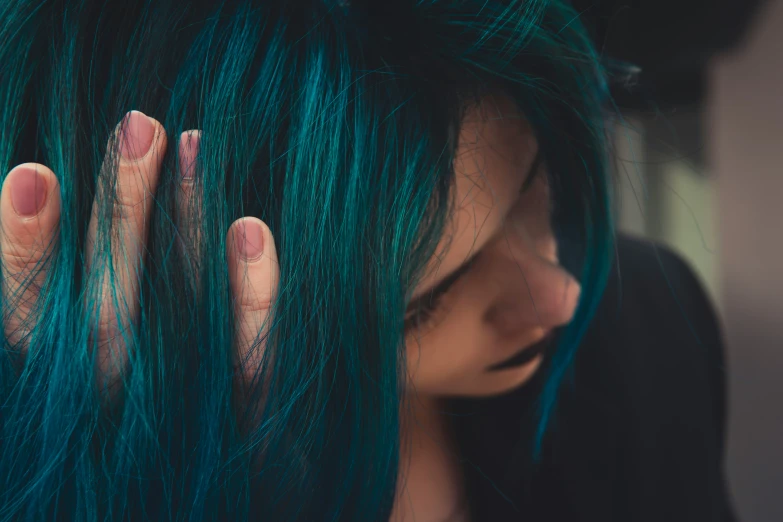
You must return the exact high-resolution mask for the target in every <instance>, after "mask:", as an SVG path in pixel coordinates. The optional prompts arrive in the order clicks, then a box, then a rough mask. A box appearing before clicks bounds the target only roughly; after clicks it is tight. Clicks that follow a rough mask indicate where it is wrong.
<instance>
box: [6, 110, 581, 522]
mask: <svg viewBox="0 0 783 522" xmlns="http://www.w3.org/2000/svg"><path fill="white" fill-rule="evenodd" d="M132 114H133V116H132V117H131V118H129V120H126V121H128V125H127V126H126V127H124V128H125V129H127V132H123V135H128V136H130V137H131V138H135V139H136V141H137V143H134V144H133V146H132V147H129V148H126V149H125V153H124V155H123V159H122V160H121V163H120V166H119V172H118V178H117V187H116V195H117V197H118V198H119V200H118V203H119V205H120V210H119V211H115V214H114V216H115V217H114V219H113V221H112V223H113V224H112V226H113V227H118V228H117V230H116V232H119V236H117V237H120V238H121V241H120V242H119V243H117V244H116V245H115V249H113V250H112V252H111V256H112V258H113V263H114V267H115V270H117V276H116V277H118V280H119V282H120V283H119V286H118V287H117V288H116V292H117V297H118V298H119V299H115V298H111V297H112V296H110V295H109V293H108V292H106V289H107V282H105V281H90V283H91V284H94V285H95V288H97V289H98V291H99V292H101V294H100V295H101V299H102V301H101V303H102V304H101V312H100V318H101V320H100V321H99V324H100V327H99V328H98V331H97V332H96V335H97V336H98V339H97V341H98V342H97V346H98V349H99V350H100V352H99V353H98V361H99V362H100V364H99V365H98V368H97V372H98V375H97V376H96V382H97V383H99V384H100V385H102V386H108V387H109V389H110V390H111V389H112V385H113V384H115V383H116V382H117V381H118V379H119V376H120V375H121V372H122V369H123V367H124V365H125V364H127V358H128V354H127V350H126V349H125V346H124V345H123V342H122V335H119V334H120V333H121V332H122V331H123V330H124V329H126V328H128V327H130V326H132V325H133V323H134V321H136V320H137V318H138V314H139V298H138V293H139V281H138V277H137V274H138V273H139V270H138V268H139V266H140V265H141V264H142V263H144V261H145V259H144V250H145V249H144V248H143V246H144V245H145V242H146V238H147V231H148V225H149V222H150V215H151V210H152V198H153V196H154V193H155V190H156V188H157V185H158V180H159V177H160V169H161V161H162V157H163V153H164V152H165V150H166V147H167V146H168V140H167V137H166V134H165V132H164V130H163V127H162V125H161V124H160V123H159V122H158V121H156V120H154V119H152V118H148V117H147V116H145V115H143V114H142V113H138V112H134V113H132ZM119 130H120V125H118V128H117V131H116V132H119ZM199 135H200V134H199V133H198V131H186V132H183V133H182V134H181V135H180V137H179V140H178V143H177V147H178V152H179V154H180V159H181V164H182V165H184V166H185V169H184V170H183V172H181V173H180V174H181V177H180V204H179V206H178V211H179V213H180V216H178V222H179V223H182V224H184V225H183V226H185V227H187V226H190V227H191V229H190V230H187V229H186V230H182V236H183V237H184V238H186V240H185V241H184V242H183V244H182V245H181V246H182V248H185V249H187V251H188V253H189V254H190V255H192V256H194V257H196V258H197V256H198V255H199V249H198V237H197V236H196V234H195V230H197V227H195V226H194V220H193V219H191V216H189V215H188V214H187V212H188V209H189V208H192V207H191V205H192V199H191V198H192V197H194V196H195V197H197V190H196V189H197V187H196V186H195V185H194V182H193V180H192V179H191V178H189V177H188V173H189V172H191V171H189V170H188V168H187V166H188V165H192V163H193V157H194V155H195V153H196V151H197V148H198V142H199ZM128 144H129V145H130V144H131V143H130V142H128ZM536 150H537V144H536V140H535V137H534V136H533V134H532V132H531V130H530V129H529V127H528V126H527V125H526V123H525V121H524V119H523V118H521V117H520V116H519V114H518V113H517V112H516V111H515V110H514V107H513V104H511V103H510V101H509V100H507V99H505V98H503V97H491V98H487V99H486V100H484V101H483V103H482V104H481V106H480V107H476V108H474V109H473V110H471V111H469V112H468V114H467V116H466V118H465V120H464V122H463V127H462V129H461V133H460V144H459V147H458V150H457V156H456V160H455V164H454V169H455V174H456V186H455V195H456V198H457V199H456V201H457V208H456V212H455V213H454V215H453V216H452V218H451V220H450V224H449V227H448V230H447V234H446V235H445V236H444V238H443V240H442V242H441V247H440V248H439V254H438V255H436V256H434V257H433V259H432V260H431V262H430V265H429V266H428V267H427V271H426V272H425V274H426V275H425V277H424V278H423V279H422V281H421V282H420V283H419V285H418V286H417V287H416V289H415V291H414V298H416V297H418V296H421V295H422V294H425V293H426V292H427V291H428V290H430V289H432V288H433V287H434V286H436V285H438V283H439V282H441V281H443V279H445V278H446V277H447V276H448V275H449V274H451V273H452V272H453V271H454V270H456V269H457V268H458V267H460V266H461V265H462V264H463V263H464V262H465V261H466V260H467V259H468V258H470V257H471V256H472V255H473V254H475V253H479V257H477V258H476V261H475V263H474V264H473V266H472V267H471V268H470V270H469V271H467V272H466V273H465V274H464V275H462V276H461V277H460V278H459V279H458V280H457V281H456V283H455V284H454V285H453V286H452V287H451V289H450V290H449V291H448V293H446V294H445V295H444V296H443V298H442V299H441V301H440V303H441V304H440V306H439V308H438V309H437V310H436V311H435V312H434V315H433V318H432V320H431V321H429V322H428V323H427V324H422V325H418V326H416V327H415V328H413V329H411V330H409V331H407V332H406V333H405V346H406V355H407V359H408V383H409V384H408V390H407V392H408V393H406V399H408V400H405V401H404V402H403V405H404V406H403V407H402V422H401V424H402V427H401V429H402V433H401V435H402V439H403V441H404V442H403V445H402V447H401V452H400V457H401V460H400V463H401V465H400V480H399V481H398V482H399V486H398V492H397V500H396V502H395V506H394V510H393V513H392V516H391V520H393V521H395V522H401V521H408V520H416V521H420V522H445V521H446V520H450V521H464V520H468V519H467V513H466V512H465V511H464V509H462V508H463V507H464V506H463V503H462V502H461V500H462V497H463V494H462V488H463V484H462V477H461V475H460V472H459V467H458V465H457V461H456V457H455V455H454V449H453V445H452V443H451V437H450V434H449V433H448V430H447V428H446V425H445V423H444V422H443V418H442V417H441V416H440V415H439V413H438V401H439V400H440V399H441V398H442V397H444V396H488V395H493V394H497V393H502V392H504V391H508V390H510V389H513V388H514V387H516V386H519V385H521V384H522V383H524V382H525V381H526V380H528V379H529V378H530V377H531V376H532V375H533V374H534V373H535V371H536V369H537V368H538V366H539V365H540V363H541V360H540V357H539V358H536V359H534V360H533V361H531V362H530V363H528V364H527V365H525V366H522V367H518V368H513V369H509V370H504V371H501V372H487V371H486V369H487V368H488V367H489V366H491V365H493V364H496V363H498V362H500V361H503V360H505V359H507V358H508V357H510V356H511V355H513V354H515V353H516V352H518V351H519V350H520V349H522V348H524V347H526V346H528V345H532V344H534V343H536V342H537V341H538V340H540V339H541V338H542V337H544V335H545V334H546V333H547V332H548V331H550V330H551V329H553V328H556V327H558V326H561V325H563V324H566V323H567V322H568V321H570V319H571V317H572V315H573V312H574V310H575V308H576V304H577V301H578V298H579V284H578V282H577V281H576V280H575V279H574V278H573V277H572V276H571V275H570V274H568V273H567V272H566V271H565V270H564V269H563V268H562V267H560V265H559V264H558V257H557V247H556V242H555V240H554V236H553V233H552V230H551V227H550V226H549V219H548V216H549V207H548V201H549V197H548V188H547V186H546V183H545V181H544V179H545V177H544V176H539V177H538V178H537V180H536V181H535V182H534V183H533V184H532V185H531V188H530V190H528V191H527V192H526V193H525V194H523V195H522V196H520V195H519V191H520V188H521V187H522V184H523V181H524V179H523V178H524V174H525V173H527V172H528V171H529V170H530V166H531V165H532V163H533V158H534V156H535V153H536ZM145 151H146V152H145ZM99 186H100V185H99ZM194 191H195V192H194ZM97 197H98V198H100V197H102V191H101V190H100V188H99V190H98V196H97ZM188 201H190V203H189V204H188V203H187V202H188ZM115 204H117V203H115ZM96 208H97V203H96ZM59 217H60V188H59V184H58V180H57V176H56V173H54V172H52V171H51V170H50V169H49V168H47V167H46V166H44V165H40V164H35V163H25V164H22V165H19V166H17V167H15V168H14V169H13V170H12V171H11V172H10V173H9V174H8V176H7V177H6V179H5V182H4V184H3V187H2V193H0V221H2V227H0V250H1V251H2V261H3V267H4V269H5V273H4V274H3V276H4V277H3V280H4V282H5V285H4V286H3V289H2V290H3V292H4V296H5V297H6V299H9V298H13V299H14V300H15V302H16V303H17V306H16V307H15V308H14V314H12V315H11V316H10V317H8V318H7V320H6V322H5V324H4V327H5V332H6V335H8V336H9V338H10V340H11V341H14V342H15V341H19V340H22V339H24V334H25V331H24V325H25V324H26V322H27V321H28V320H30V319H31V317H30V314H31V313H32V312H31V310H32V308H33V307H32V305H33V303H35V300H36V299H37V298H38V293H39V292H40V291H41V288H42V285H43V283H44V281H45V279H46V270H47V268H48V267H47V266H46V265H45V264H44V265H41V264H40V262H41V260H42V259H45V257H46V255H47V248H50V247H51V245H52V244H53V242H54V241H56V237H57V228H58V220H59ZM98 219H99V217H98V216H97V214H96V213H95V212H94V213H93V215H92V218H91V222H90V224H89V228H88V242H87V244H88V249H87V252H85V254H86V256H87V257H86V259H87V267H88V279H89V274H90V271H89V270H90V269H91V268H92V267H95V266H97V265H96V264H97V263H106V262H108V259H100V258H98V257H96V256H95V255H94V252H92V248H91V245H93V244H94V242H95V240H96V236H95V234H96V230H97V224H98V221H97V220H98ZM226 254H227V259H228V270H229V275H230V281H231V291H232V293H233V295H234V296H235V297H236V299H234V302H235V307H236V308H235V316H236V318H237V321H236V328H237V336H236V339H237V341H236V346H234V354H235V360H236V361H237V364H239V361H241V360H243V359H244V360H247V362H248V364H246V365H242V366H243V367H244V368H251V369H252V368H254V367H257V366H258V364H257V361H258V357H259V355H260V354H259V353H257V352H254V353H250V349H251V346H252V344H253V341H254V340H255V339H256V338H257V337H258V335H259V334H263V332H261V331H260V329H261V328H262V326H263V325H264V324H265V320H266V319H267V318H268V316H269V313H270V306H271V303H272V302H273V301H274V297H275V293H276V291H277V287H278V285H279V278H280V270H279V265H278V261H277V252H276V249H275V242H274V238H273V237H272V234H271V232H270V230H269V228H268V227H267V226H266V224H264V223H263V221H261V220H259V219H257V218H255V217H244V218H241V219H239V220H237V221H236V222H234V223H233V224H232V225H231V228H230V229H229V234H228V241H227V252H226ZM126 259H130V260H135V262H136V263H137V264H136V265H133V266H127V263H126V262H125V260H126ZM30 274H33V276H34V284H28V285H22V284H21V282H22V281H24V280H26V279H27V278H28V276H29V275H30ZM20 292H21V293H20ZM113 303H127V306H121V307H120V308H119V312H120V313H119V316H120V318H121V320H120V321H119V322H118V321H117V320H116V316H117V315H118V314H117V313H116V310H115V309H114V308H112V307H113V306H114V304H113ZM21 347H22V351H23V352H24V350H25V349H26V347H25V345H24V343H21ZM254 361H255V362H256V363H255V364H254ZM250 371H251V370H248V371H246V372H244V373H243V372H238V374H237V375H238V383H237V384H239V385H240V389H241V387H242V386H241V385H242V384H243V383H244V379H246V378H249V377H250V376H251V375H250V373H249V372H250ZM108 397H109V398H111V397H112V394H111V393H110V394H108Z"/></svg>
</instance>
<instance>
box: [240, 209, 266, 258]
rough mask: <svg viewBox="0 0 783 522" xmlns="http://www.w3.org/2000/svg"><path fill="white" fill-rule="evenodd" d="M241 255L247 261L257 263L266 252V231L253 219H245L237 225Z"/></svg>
mask: <svg viewBox="0 0 783 522" xmlns="http://www.w3.org/2000/svg"><path fill="white" fill-rule="evenodd" d="M237 234H239V241H238V245H239V254H240V255H241V256H242V257H243V258H244V259H245V261H255V260H256V259H258V258H259V257H261V254H262V253H263V252H264V231H263V230H262V228H261V224H260V223H259V222H258V221H255V220H253V219H244V220H242V221H241V222H239V224H238V225H237Z"/></svg>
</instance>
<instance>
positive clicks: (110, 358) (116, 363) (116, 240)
mask: <svg viewBox="0 0 783 522" xmlns="http://www.w3.org/2000/svg"><path fill="white" fill-rule="evenodd" d="M114 138H115V139H117V140H118V142H119V143H118V146H119V152H120V158H119V165H118V166H117V167H116V168H117V177H116V183H113V182H114V181H115V180H114V179H113V177H112V176H111V175H110V174H111V172H112V167H113V165H112V164H111V163H112V162H111V161H110V157H109V155H108V152H107V156H106V159H105V160H104V163H103V166H102V168H101V173H100V177H99V179H98V187H97V190H96V199H95V201H94V202H93V211H92V215H91V218H90V223H89V227H88V232H87V252H86V253H87V266H88V274H96V276H97V274H100V275H101V277H102V280H101V281H100V282H98V284H99V285H100V287H99V288H100V294H99V295H100V297H99V301H100V317H99V326H98V332H97V335H98V350H99V353H98V361H99V364H98V369H99V372H100V373H99V378H103V379H105V380H103V381H99V384H101V385H103V384H111V383H113V382H115V381H116V379H117V377H118V376H119V374H120V372H121V371H122V370H123V368H124V367H125V364H127V360H128V353H127V347H126V344H125V343H126V341H127V339H129V338H130V337H131V330H130V326H131V325H132V324H133V322H134V321H135V320H136V319H137V318H138V314H139V281H140V276H141V268H142V263H143V261H144V252H145V249H146V243H147V236H148V231H149V223H150V219H151V213H152V198H153V195H154V194H155V191H156V189H157V187H158V180H159V177H160V169H161V164H162V162H163V154H164V152H165V150H166V144H167V140H166V133H165V131H164V129H163V126H162V125H161V124H160V123H159V122H158V121H156V120H154V119H152V118H149V117H147V116H146V115H144V114H143V113H141V112H138V111H131V112H130V113H128V114H127V115H126V117H125V118H123V121H122V122H121V123H120V124H119V125H118V126H117V129H116V130H115V135H114ZM112 185H114V186H112ZM108 208H111V230H110V231H109V236H108V237H106V238H104V237H101V238H99V237H98V233H99V230H98V224H99V223H100V222H101V220H103V219H108V216H106V215H102V214H101V213H102V212H104V213H105V211H106V209H108ZM106 239H109V240H110V241H111V251H110V253H109V255H108V256H107V255H105V254H104V249H97V250H96V248H95V246H96V244H97V241H103V240H106Z"/></svg>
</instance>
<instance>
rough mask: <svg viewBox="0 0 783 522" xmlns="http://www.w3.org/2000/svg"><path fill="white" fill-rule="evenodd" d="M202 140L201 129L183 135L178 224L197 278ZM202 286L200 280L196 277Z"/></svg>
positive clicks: (180, 156)
mask: <svg viewBox="0 0 783 522" xmlns="http://www.w3.org/2000/svg"><path fill="white" fill-rule="evenodd" d="M200 142H201V131H198V130H191V131H185V132H183V133H182V134H181V135H180V137H179V149H178V154H179V165H180V178H179V179H180V181H179V192H178V193H177V228H178V230H179V233H180V241H179V243H180V248H182V250H183V254H184V257H185V259H186V260H189V262H190V267H191V269H192V270H193V272H194V278H195V276H197V275H198V260H199V259H200V257H199V256H200V249H199V244H200V236H199V234H200V232H201V227H199V215H200V212H198V210H199V209H201V201H202V192H201V191H200V190H198V187H196V182H195V178H196V176H195V172H196V154H197V153H198V149H199V144H200ZM196 285H197V286H198V281H196Z"/></svg>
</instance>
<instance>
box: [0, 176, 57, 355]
mask: <svg viewBox="0 0 783 522" xmlns="http://www.w3.org/2000/svg"><path fill="white" fill-rule="evenodd" d="M59 219H60V185H59V183H58V181H57V178H56V177H55V175H54V173H53V172H52V171H51V170H49V169H48V168H47V167H45V166H43V165H39V164H36V163H24V164H22V165H19V166H17V167H15V168H14V169H13V170H11V172H10V173H9V174H8V176H6V178H5V181H4V182H3V188H2V193H0V252H1V254H0V256H1V257H0V259H2V264H3V278H2V281H3V297H4V300H5V303H6V313H7V314H8V315H7V316H6V317H5V318H4V319H5V320H4V324H3V326H4V328H5V334H6V336H7V338H8V340H9V342H11V343H12V344H13V345H15V346H16V348H17V349H18V350H19V351H20V352H21V353H22V354H24V353H25V352H26V351H27V348H28V346H29V339H28V334H29V332H30V328H31V327H32V325H33V324H34V323H35V317H33V316H32V315H31V314H32V312H33V310H34V306H35V304H36V301H37V299H38V297H39V295H40V293H41V288H42V286H43V284H44V282H45V280H46V275H47V272H48V269H49V256H50V254H51V251H52V248H53V247H54V246H55V244H56V240H57V225H58V222H59Z"/></svg>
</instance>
